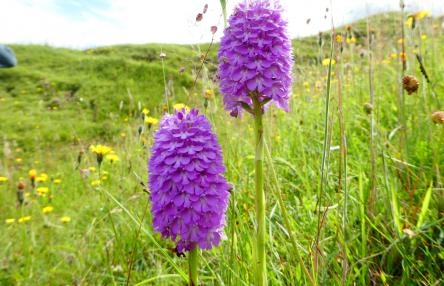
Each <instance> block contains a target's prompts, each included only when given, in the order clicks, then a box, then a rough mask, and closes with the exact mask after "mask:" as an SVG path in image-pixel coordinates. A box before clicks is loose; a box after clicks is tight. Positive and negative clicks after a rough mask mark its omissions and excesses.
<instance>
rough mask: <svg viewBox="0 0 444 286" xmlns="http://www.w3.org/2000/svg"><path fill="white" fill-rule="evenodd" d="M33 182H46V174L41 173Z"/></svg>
mask: <svg viewBox="0 0 444 286" xmlns="http://www.w3.org/2000/svg"><path fill="white" fill-rule="evenodd" d="M35 180H36V181H37V182H40V183H41V182H46V181H47V180H48V174H46V173H41V174H40V175H38V176H37V178H35Z"/></svg>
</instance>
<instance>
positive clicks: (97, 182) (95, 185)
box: [91, 180, 101, 187]
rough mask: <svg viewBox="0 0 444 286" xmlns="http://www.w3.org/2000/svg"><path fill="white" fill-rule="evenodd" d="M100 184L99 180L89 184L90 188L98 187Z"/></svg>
mask: <svg viewBox="0 0 444 286" xmlns="http://www.w3.org/2000/svg"><path fill="white" fill-rule="evenodd" d="M100 184H101V182H100V180H94V181H92V182H91V187H98V186H100Z"/></svg>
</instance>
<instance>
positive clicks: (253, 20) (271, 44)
mask: <svg viewBox="0 0 444 286" xmlns="http://www.w3.org/2000/svg"><path fill="white" fill-rule="evenodd" d="M275 2H276V1H275ZM228 22H229V26H228V27H227V28H226V29H225V31H224V35H223V37H222V39H221V44H220V49H219V53H218V60H219V76H220V91H221V93H222V94H223V96H224V104H225V109H227V110H229V111H231V115H232V116H238V115H240V113H241V110H242V106H241V102H244V103H246V104H248V105H249V106H250V107H253V106H252V99H251V97H250V95H251V93H252V92H254V93H256V94H257V95H258V97H259V99H260V101H261V102H268V101H270V102H274V103H275V104H276V105H277V106H278V107H280V108H282V109H284V110H286V111H288V101H289V97H290V92H291V85H292V76H291V70H292V67H293V59H292V47H291V40H290V38H289V37H288V35H287V22H286V21H284V20H283V19H282V16H281V7H280V6H279V5H278V4H276V3H274V4H272V3H270V1H269V0H252V1H245V2H243V3H241V4H239V6H237V8H236V9H235V11H234V14H233V15H231V17H230V18H229V20H228Z"/></svg>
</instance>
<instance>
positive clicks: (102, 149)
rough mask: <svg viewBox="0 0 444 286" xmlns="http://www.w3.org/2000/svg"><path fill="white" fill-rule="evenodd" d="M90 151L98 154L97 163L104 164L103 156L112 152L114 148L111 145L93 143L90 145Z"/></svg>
mask: <svg viewBox="0 0 444 286" xmlns="http://www.w3.org/2000/svg"><path fill="white" fill-rule="evenodd" d="M89 149H90V151H91V152H92V153H94V154H96V160H97V164H99V166H100V164H102V161H103V156H104V155H106V154H108V153H110V152H111V151H112V150H113V149H112V148H111V147H108V146H106V145H100V144H99V145H91V146H90V147H89Z"/></svg>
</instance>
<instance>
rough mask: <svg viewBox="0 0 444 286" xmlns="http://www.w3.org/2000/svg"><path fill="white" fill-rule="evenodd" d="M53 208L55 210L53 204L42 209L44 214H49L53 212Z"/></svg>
mask: <svg viewBox="0 0 444 286" xmlns="http://www.w3.org/2000/svg"><path fill="white" fill-rule="evenodd" d="M53 210H54V208H53V207H51V206H47V207H44V208H43V209H42V213H44V214H49V213H50V212H52V211H53Z"/></svg>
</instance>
